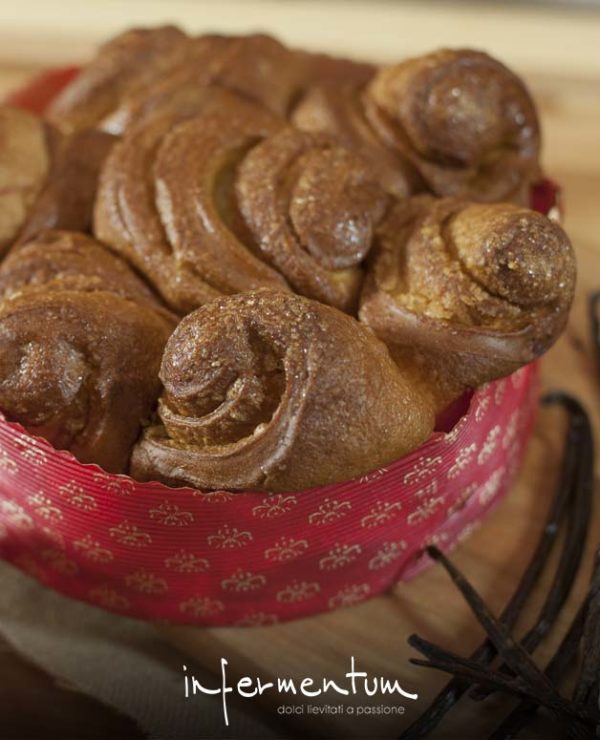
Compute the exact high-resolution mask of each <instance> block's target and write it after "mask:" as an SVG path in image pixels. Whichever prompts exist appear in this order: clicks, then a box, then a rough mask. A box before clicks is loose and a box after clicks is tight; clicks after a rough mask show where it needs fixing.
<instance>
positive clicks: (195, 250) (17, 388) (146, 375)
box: [0, 26, 575, 491]
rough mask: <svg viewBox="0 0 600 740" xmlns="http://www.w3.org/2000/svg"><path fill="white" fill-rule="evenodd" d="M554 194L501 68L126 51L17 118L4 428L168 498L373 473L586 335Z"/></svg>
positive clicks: (251, 42)
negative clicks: (17, 425)
mask: <svg viewBox="0 0 600 740" xmlns="http://www.w3.org/2000/svg"><path fill="white" fill-rule="evenodd" d="M540 172H541V170H540V165H539V125H538V120H537V114H536V111H535V107H534V105H533V103H532V100H531V98H530V96H529V93H528V92H527V90H526V88H525V86H524V85H523V83H522V81H521V80H520V79H519V78H518V77H516V76H515V75H514V74H513V73H512V72H511V71H510V70H508V69H507V68H506V67H504V66H503V65H502V64H500V63H499V62H497V61H496V60H494V59H492V58H491V57H489V56H487V55H486V54H483V53H481V52H474V51H470V50H442V51H439V52H434V53H432V54H428V55H425V56H423V57H419V58H416V59H409V60H406V61H404V62H400V63H399V64H396V65H390V66H384V67H376V66H374V65H370V64H363V63H357V62H353V61H350V60H345V59H336V58H332V57H328V56H326V55H320V54H314V53H308V52H304V51H297V50H292V49H289V48H287V47H286V46H284V45H283V44H281V43H280V42H279V41H277V40H276V39H273V38H271V37H269V36H265V35H261V34H254V35H250V36H240V37H229V36H222V35H217V34H209V35H203V36H198V37H192V36H189V35H187V34H185V33H184V32H183V31H181V30H179V29H177V28H175V27H172V26H165V27H160V28H156V29H134V30H132V31H128V32H126V33H124V34H121V35H120V36H118V37H116V38H115V39H113V40H112V41H109V42H108V43H107V44H105V45H104V46H103V47H102V48H101V50H100V51H99V53H98V56H97V57H96V58H95V59H94V60H92V61H91V62H90V64H89V65H88V66H87V67H85V68H84V69H83V70H82V71H81V73H80V74H79V75H78V76H77V77H76V78H75V79H74V80H73V81H72V82H70V83H69V84H68V85H67V87H66V88H65V89H64V90H63V92H62V93H61V94H59V96H58V97H57V98H56V99H55V101H54V102H53V103H52V104H51V106H50V109H49V110H48V111H47V113H46V115H45V117H44V118H37V117H35V116H32V115H31V114H29V113H25V112H22V111H17V110H15V109H11V108H8V107H4V108H0V183H1V184H2V185H3V187H2V189H1V190H2V193H1V194H0V247H1V248H3V249H4V250H5V251H7V250H8V256H7V257H6V258H5V260H4V262H3V264H2V265H1V267H0V335H1V337H2V339H1V340H0V341H1V342H3V343H4V344H3V347H5V350H3V356H2V360H0V409H1V410H2V411H4V412H5V413H6V415H7V416H8V417H9V418H11V419H15V420H18V421H21V422H22V423H23V424H25V425H26V426H27V427H28V428H29V429H30V430H32V431H33V432H35V433H38V434H42V435H44V436H47V437H48V438H49V439H50V440H51V441H52V442H53V443H54V444H56V445H57V446H59V447H65V448H68V449H71V451H73V452H74V454H75V455H76V456H77V457H78V458H79V459H81V460H84V461H86V462H89V461H93V462H97V463H99V464H100V465H103V466H104V467H106V468H107V469H109V470H125V469H127V466H128V465H129V461H130V456H131V472H132V474H133V475H134V476H135V477H137V478H139V479H143V480H150V479H159V480H162V481H164V482H167V483H174V484H176V485H192V486H196V487H200V488H206V489H211V488H228V489H231V490H243V489H246V490H247V489H252V488H254V489H255V490H268V491H276V490H282V491H285V490H292V489H298V490H299V489H303V488H307V487H311V486H316V485H323V484H327V483H332V482H337V481H340V480H343V479H344V478H346V479H348V478H353V477H357V476H360V475H361V474H363V473H366V472H368V471H369V470H371V469H373V468H375V467H377V466H380V465H385V464H386V463H388V462H390V461H392V460H394V459H396V458H398V457H400V456H401V455H404V454H406V453H407V452H409V451H410V450H412V449H415V448H416V447H418V446H419V445H420V444H421V443H422V442H424V441H425V440H426V439H427V437H428V436H429V435H430V434H431V431H432V429H433V425H434V419H435V415H436V413H438V412H439V411H440V410H442V409H443V407H444V406H445V405H446V404H447V403H448V402H449V401H451V400H453V399H454V398H456V397H457V396H459V395H460V394H461V393H463V392H464V391H465V390H466V389H467V388H470V387H474V386H477V385H479V384H481V383H484V382H486V381H488V380H491V379H493V378H496V377H499V376H502V375H505V374H508V373H510V372H512V371H514V370H515V369H517V368H518V367H520V366H522V365H523V364H525V363H527V362H530V361H531V360H532V359H534V358H535V357H538V356H539V355H540V354H542V353H543V352H544V351H546V349H548V347H549V346H551V344H552V343H553V342H554V341H555V339H556V337H557V336H558V335H559V333H560V331H561V330H562V328H563V326H564V324H565V321H566V318H567V315H568V310H569V306H570V303H571V300H572V296H573V290H574V282H575V261H574V256H573V251H572V248H571V246H570V244H569V241H568V239H567V237H566V235H565V234H564V232H563V231H562V229H560V227H559V226H557V225H556V224H554V223H552V222H551V221H549V220H548V219H547V218H546V217H545V216H542V215H541V214H539V213H536V212H533V211H531V210H529V209H528V208H527V207H526V204H527V203H528V199H529V189H530V187H531V185H532V184H533V183H535V182H536V180H538V179H539V177H540ZM171 312H174V313H171ZM175 314H176V315H177V317H176V318H175ZM43 321H51V329H50V330H49V331H44V329H43V328H42V322H43ZM177 322H180V323H179V325H178V326H177ZM173 330H174V331H173ZM169 335H171V336H170V339H168V338H169ZM167 339H168V343H167ZM165 344H166V349H165ZM23 347H25V348H26V349H25V350H24V349H23ZM24 353H25V354H24ZM25 355H27V356H25ZM159 368H160V373H159ZM61 377H62V379H63V381H64V382H63V381H61ZM65 379H66V380H65ZM59 381H61V382H59ZM108 389H110V390H108ZM161 389H162V390H161ZM127 394H129V396H128V395H127ZM126 397H127V398H129V400H128V401H126V400H125V399H126ZM159 397H160V398H159ZM92 426H93V427H94V429H95V430H96V436H94V434H93V433H92V431H91V430H92ZM142 426H143V427H144V429H142ZM136 439H137V442H136ZM132 447H133V454H132V455H131V450H132Z"/></svg>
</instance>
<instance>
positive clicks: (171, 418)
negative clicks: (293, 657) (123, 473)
mask: <svg viewBox="0 0 600 740" xmlns="http://www.w3.org/2000/svg"><path fill="white" fill-rule="evenodd" d="M412 372H413V371H412V367H410V366H409V367H407V368H402V367H401V366H398V365H395V364H394V362H393V361H392V360H391V358H390V355H389V353H388V351H387V349H386V347H385V345H384V344H383V343H382V342H380V341H379V340H378V339H377V338H376V337H375V336H374V335H373V334H372V333H371V332H370V331H369V330H368V329H366V328H365V327H363V326H361V325H360V324H359V323H358V322H357V321H356V320H355V319H353V318H351V317H349V316H347V315H345V314H343V313H341V312H340V311H338V310H336V309H334V308H332V307H330V306H326V305H323V304H321V303H317V302H315V301H311V300H309V299H307V298H304V297H301V296H298V295H293V294H289V293H281V292H276V291H269V290H261V291H257V292H252V293H246V294H240V295H236V296H227V297H224V298H220V299H217V300H215V301H212V302H211V303H209V304H207V305H205V306H203V307H202V308H200V309H198V310H197V311H195V312H194V313H192V314H190V315H189V316H187V317H186V318H185V319H183V321H182V322H181V323H180V324H179V326H178V328H177V329H176V330H175V332H174V334H173V335H172V337H171V339H170V340H169V342H168V344H167V347H166V350H165V354H164V357H163V362H162V366H161V371H160V377H161V380H162V382H163V384H164V392H163V395H162V397H161V400H160V404H159V415H160V419H161V422H162V423H161V424H160V425H159V426H155V427H150V428H149V429H147V430H146V432H145V434H144V437H143V439H142V441H140V442H139V443H138V444H137V445H136V447H135V450H134V453H133V456H132V465H131V473H132V475H133V476H134V477H135V478H137V479H139V480H161V481H164V482H166V483H169V484H175V485H189V486H195V487H198V488H201V489H220V488H224V489H232V490H244V489H246V490H248V489H252V490H262V491H285V490H301V489H304V488H310V487H311V486H318V485H321V484H325V483H333V482H335V481H341V480H348V479H351V478H354V477H356V476H359V475H361V474H363V473H366V472H367V471H369V470H372V469H373V468H376V467H377V466H379V465H384V464H386V463H388V462H390V461H391V460H394V459H396V458H398V457H400V456H401V455H404V454H405V453H407V452H408V451H410V450H412V449H414V448H415V447H417V446H418V445H419V444H420V443H421V442H423V441H424V440H425V439H427V437H428V436H429V435H430V433H431V431H432V429H433V408H432V400H431V397H430V395H429V392H428V391H427V390H426V389H425V388H421V386H420V385H419V383H418V382H415V379H414V378H413V377H412Z"/></svg>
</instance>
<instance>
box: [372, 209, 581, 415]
mask: <svg viewBox="0 0 600 740" xmlns="http://www.w3.org/2000/svg"><path fill="white" fill-rule="evenodd" d="M378 246H379V249H378V251H377V254H376V255H375V256H374V259H373V262H372V265H371V270H370V272H369V275H368V278H367V281H366V283H365V286H364V290H363V293H362V296H361V306H360V311H359V316H360V320H361V321H362V322H364V323H365V324H367V325H368V326H370V327H371V328H372V329H373V331H374V332H375V333H376V334H377V335H378V336H380V337H381V338H382V339H383V340H384V341H385V342H386V343H387V344H388V346H389V347H390V348H391V350H392V353H393V354H397V353H400V354H401V355H405V354H406V353H407V352H410V353H412V354H413V356H414V357H415V360H416V361H417V362H418V363H419V365H420V366H421V367H422V369H423V372H424V373H426V374H428V375H431V376H432V377H434V378H435V380H436V383H435V385H436V387H437V389H438V393H439V398H440V403H443V402H444V401H446V402H448V401H449V400H451V399H452V398H453V397H456V396H457V395H459V394H460V393H461V392H462V391H463V390H464V389H465V388H474V387H477V386H478V385H481V384H482V383H485V382H487V381H489V380H492V379H494V378H497V377H501V376H503V375H509V374H510V373H512V372H514V371H515V370H517V369H518V368H519V367H521V366H522V365H524V364H526V363H528V362H531V361H532V360H534V359H535V358H536V357H538V356H539V355H541V354H543V353H544V352H545V351H546V350H547V349H548V348H549V347H550V346H551V345H552V344H553V343H554V341H555V340H556V339H557V337H558V336H559V334H560V332H561V331H562V329H563V328H564V325H565V323H566V320H567V316H568V311H569V306H570V303H571V299H572V296H573V292H574V287H575V257H574V254H573V250H572V247H571V244H570V242H569V240H568V237H567V236H566V234H565V232H564V231H563V230H562V229H561V227H560V226H559V225H558V224H556V223H554V222H552V221H550V220H549V219H548V218H546V217H545V216H543V215H542V214H540V213H537V212H535V211H531V210H529V209H528V208H523V207H520V206H516V205H513V204H511V203H493V204H482V203H470V202H467V201H461V200H458V199H454V198H432V197H431V196H429V195H422V196H416V197H414V198H411V199H407V200H405V201H399V202H398V203H396V204H395V205H394V207H393V208H392V209H391V210H390V212H389V213H388V215H387V217H386V219H385V221H384V222H383V223H382V224H381V226H380V229H379V242H378Z"/></svg>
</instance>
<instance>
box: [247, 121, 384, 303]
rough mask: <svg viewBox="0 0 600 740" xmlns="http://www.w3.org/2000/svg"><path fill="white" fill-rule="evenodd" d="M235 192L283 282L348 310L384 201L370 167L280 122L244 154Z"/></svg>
mask: <svg viewBox="0 0 600 740" xmlns="http://www.w3.org/2000/svg"><path fill="white" fill-rule="evenodd" d="M236 191H237V195H238V199H239V205H240V211H241V213H242V215H243V217H244V220H245V222H246V224H247V225H248V227H249V229H250V231H251V233H252V235H253V237H254V239H255V240H256V244H257V245H258V247H259V249H260V250H261V252H262V253H263V254H264V255H265V258H266V259H267V260H268V261H269V262H270V263H271V264H272V265H273V266H275V267H276V268H277V269H278V270H279V271H280V272H281V273H282V274H283V275H285V277H286V279H287V281H288V282H289V283H290V285H291V286H292V287H293V288H294V289H295V290H296V291H297V292H298V293H301V294H303V295H306V296H309V297H310V298H315V299H317V300H320V301H322V302H324V303H328V304H330V305H332V306H336V307H337V308H340V309H342V310H345V311H351V310H352V309H353V308H354V307H355V304H356V301H357V298H358V292H359V289H360V285H361V281H362V274H363V273H362V269H361V267H360V263H361V262H362V260H363V259H364V257H365V256H366V255H367V253H368V251H369V250H370V248H371V244H372V241H373V234H374V231H375V229H376V227H377V224H378V222H379V221H380V220H381V218H382V217H383V214H384V212H385V207H386V196H385V193H384V192H383V190H382V189H381V187H380V186H379V184H378V183H377V181H376V179H375V176H374V174H373V172H372V170H371V168H370V167H369V166H368V165H367V164H366V163H365V162H364V161H363V160H362V159H361V158H360V157H358V156H357V155H356V154H354V153H353V152H351V151H349V150H347V149H343V148H342V147H340V146H336V145H334V144H333V143H332V142H331V140H329V139H326V138H324V137H318V136H313V135H311V134H307V133H305V132H301V131H298V130H296V129H294V128H291V127H287V128H285V129H283V130H281V131H279V132H277V133H276V134H274V135H273V136H270V137H269V138H267V139H265V140H264V141H263V142H261V143H260V144H258V145H257V146H256V147H254V149H252V151H250V152H249V153H248V154H247V155H246V157H245V158H244V160H243V161H242V163H241V165H240V167H239V172H238V178H237V182H236Z"/></svg>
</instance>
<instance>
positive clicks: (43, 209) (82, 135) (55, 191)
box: [19, 130, 116, 242]
mask: <svg viewBox="0 0 600 740" xmlns="http://www.w3.org/2000/svg"><path fill="white" fill-rule="evenodd" d="M115 140H116V139H115V137H113V136H111V135H110V134H105V133H103V132H102V131H95V130H86V131H80V132H77V133H75V134H73V135H72V136H68V137H65V136H59V135H55V136H54V137H53V147H52V164H51V168H50V172H49V174H48V177H47V180H46V182H45V184H44V187H43V188H42V190H41V192H40V193H39V195H38V197H37V199H36V200H35V202H34V203H33V204H32V206H31V208H30V210H29V213H28V216H27V221H26V223H25V225H24V227H23V229H22V231H21V233H20V234H19V242H27V241H30V240H31V239H33V238H34V237H36V236H37V235H38V234H40V233H42V232H43V231H47V230H49V229H63V230H69V231H78V232H84V233H89V232H90V231H91V228H92V213H93V209H94V201H95V199H96V189H97V186H98V178H99V176H100V169H101V167H102V165H103V163H104V160H105V159H106V157H107V155H108V153H109V151H110V149H111V148H112V146H113V144H114V142H115Z"/></svg>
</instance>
